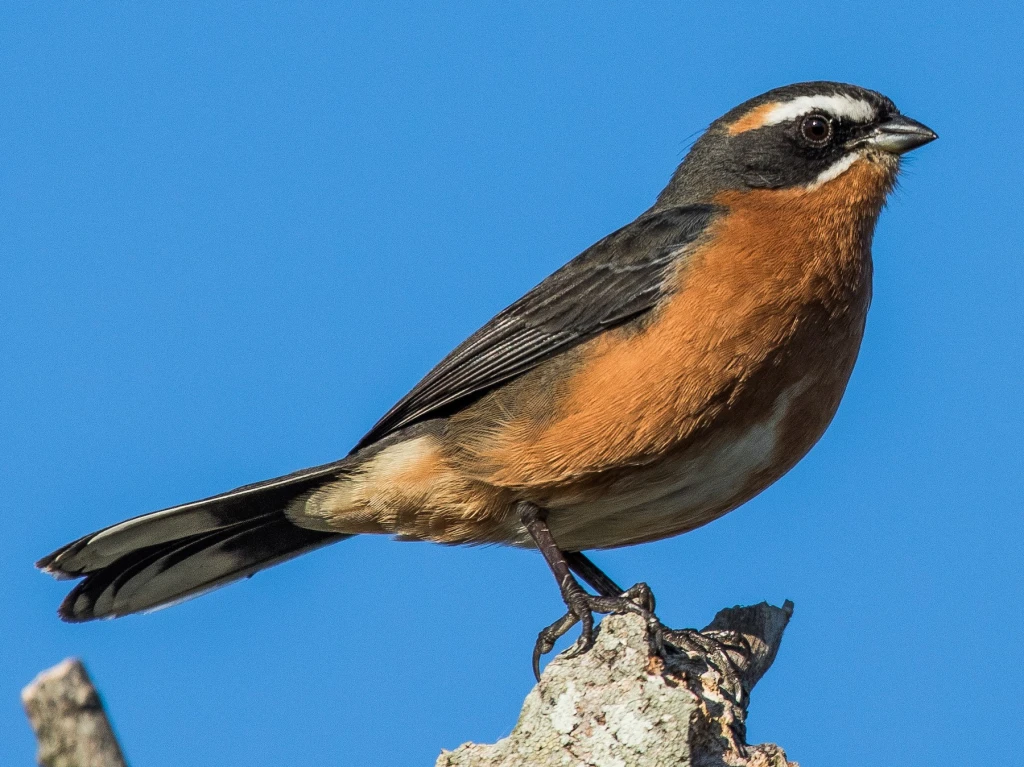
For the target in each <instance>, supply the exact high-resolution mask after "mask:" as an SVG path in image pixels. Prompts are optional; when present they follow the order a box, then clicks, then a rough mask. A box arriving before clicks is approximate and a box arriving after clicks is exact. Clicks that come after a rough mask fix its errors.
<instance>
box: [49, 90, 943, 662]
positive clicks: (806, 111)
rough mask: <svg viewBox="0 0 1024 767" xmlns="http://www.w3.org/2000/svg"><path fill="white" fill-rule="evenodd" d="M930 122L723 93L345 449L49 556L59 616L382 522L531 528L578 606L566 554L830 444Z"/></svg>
mask: <svg viewBox="0 0 1024 767" xmlns="http://www.w3.org/2000/svg"><path fill="white" fill-rule="evenodd" d="M934 137H935V136H934V134H933V133H932V132H931V131H929V130H928V129H927V128H925V127H924V126H922V125H920V124H919V123H916V122H914V121H912V120H909V119H908V118H905V117H903V116H902V115H900V114H899V112H898V110H896V108H895V105H893V104H892V102H891V101H889V100H888V99H886V98H885V97H884V96H882V95H881V94H877V93H874V92H872V91H866V90H864V89H860V88H856V87H855V86H849V85H843V84H839V83H803V84H798V85H794V86H788V87H786V88H781V89H777V90H775V91H771V92H769V93H767V94H764V95H762V96H760V97H758V98H756V99H752V100H751V101H749V102H747V103H745V104H742V105H740V106H739V107H737V108H736V109H734V110H732V111H731V112H729V113H728V114H726V115H725V116H723V117H722V118H720V119H719V120H717V121H715V123H713V124H712V126H711V127H710V128H709V129H708V131H707V132H706V133H705V134H704V135H703V136H702V137H701V138H700V139H699V140H698V141H697V142H696V144H695V145H694V147H693V148H692V150H691V152H690V154H689V155H688V157H687V159H686V160H685V161H684V162H683V163H682V164H681V165H680V166H679V168H678V169H677V171H676V174H675V175H674V176H673V178H672V180H671V182H670V183H669V185H668V186H667V187H666V188H665V190H664V191H663V192H662V194H661V195H660V196H659V198H658V200H657V202H656V204H655V205H654V207H652V208H651V209H650V210H649V211H647V212H646V213H644V214H643V215H641V216H640V217H639V218H638V219H637V220H636V221H634V222H632V223H631V224H629V225H627V226H626V227H623V228H622V229H620V230H618V231H616V232H613V233H612V234H611V235H609V236H608V237H606V238H604V239H603V240H601V241H600V242H598V243H595V245H594V246H592V247H591V248H589V249H588V250H587V251H585V252H584V253H582V254H580V256H578V257H577V258H576V259H574V260H573V261H571V262H570V263H569V264H567V265H566V266H565V267H563V268H562V269H560V270H559V271H558V272H556V273H555V274H553V275H551V276H550V277H549V278H547V279H546V280H544V281H543V282H542V283H541V284H540V285H538V286H537V287H536V288H534V289H533V290H532V291H530V292H529V293H528V294H527V295H526V296H524V297H523V298H522V299H521V300H520V301H517V302H516V303H515V304H513V305H512V306H510V307H508V308H507V309H506V310H504V311H503V312H501V313H499V314H498V315H497V316H496V317H495V318H494V319H492V320H491V321H490V322H489V323H487V324H486V325H485V326H484V327H483V328H481V330H480V331H478V332H477V333H475V334H474V335H473V336H471V337H470V338H469V339H467V341H466V342H464V343H463V344H462V345H460V346H459V347H458V348H457V349H456V350H455V351H453V352H452V354H451V355H449V356H448V357H447V358H446V359H445V360H443V361H442V362H441V363H440V364H439V365H438V366H437V367H436V368H435V369H434V370H432V371H431V372H430V373H429V374H428V375H427V376H426V377H425V378H424V379H423V380H422V381H421V382H420V383H419V384H417V386H416V387H414V388H413V390H412V391H411V392H410V393H409V394H408V395H407V396H406V397H404V398H403V399H402V400H401V401H400V402H399V403H397V404H396V405H395V407H393V408H392V409H391V410H390V411H389V412H388V413H387V414H385V416H384V417H383V418H382V419H381V420H380V421H379V422H378V424H377V425H375V426H374V428H373V429H371V430H370V432H369V433H368V434H367V436H366V437H364V439H363V440H362V441H361V442H360V443H359V444H358V445H357V446H356V449H355V450H354V451H353V452H352V454H350V455H349V456H348V457H347V458H345V459H343V460H341V461H339V462H336V463H334V464H328V465H325V466H322V467H315V468H313V469H309V470H306V471H304V472H299V473H297V474H295V475H290V476H288V477H282V478H278V479H276V480H270V481H268V482H265V483H259V484H257V485H253V486H249V487H246V488H240V489H238V490H236V491H233V492H231V493H227V494H224V495H223V496H217V497H214V498H211V499H206V500H204V501H198V502H195V503H193V504H185V505H183V506H180V507H175V508H173V509H168V510H165V511H162V512H155V513H153V514H150V515H144V516H142V517H139V518H137V519H135V520H128V521H126V522H124V523H121V524H119V525H114V526H112V527H110V528H106V529H105V530H101V531H98V532H97V533H93V534H91V535H89V536H85V537H84V538H81V539H79V540H78V541H75V542H73V543H71V544H68V545H67V546H65V547H63V548H62V549H60V550H58V551H57V552H54V554H52V555H50V556H49V557H46V558H44V559H43V560H42V561H41V562H40V565H41V566H43V567H45V568H46V569H48V570H50V571H52V572H54V573H58V574H61V575H70V576H78V575H85V576H86V579H85V581H83V582H82V583H81V584H79V585H78V586H77V587H76V588H75V590H74V591H72V593H71V594H70V595H69V597H68V599H67V600H65V604H64V605H63V606H62V608H61V610H62V613H61V614H62V615H63V616H65V617H67V618H68V619H71V620H88V619H91V618H94V617H101V616H103V615H121V614H126V613H128V612H135V611H139V610H144V609H148V608H151V607H153V606H156V605H160V604H165V603H167V602H169V601H173V600H174V599H177V598H180V597H181V596H185V595H189V594H194V593H197V592H199V591H201V590H203V589H206V588H209V587H211V586H216V585H219V584H221V583H225V582H229V581H230V580H235V579H238V578H240V577H242V576H244V575H246V574H251V573H252V572H255V571H256V570H258V569H260V568H262V567H266V566H269V565H271V564H275V563H276V562H279V561H283V560H284V559H286V558H288V557H290V556H294V555H296V554H298V553H302V552H304V551H308V550H310V549H311V548H315V547H316V546H319V545H323V544H324V543H330V542H332V541H335V540H338V539H339V538H340V537H344V536H348V535H353V534H358V533H384V534H391V535H394V536H397V537H400V538H406V539H418V540H430V541H436V542H440V543H448V544H460V543H470V544H473V543H504V544H510V545H516V546H534V545H536V546H537V547H538V548H540V549H541V551H542V553H543V554H544V556H545V559H546V560H547V561H548V564H549V565H550V566H551V567H552V570H553V571H554V572H555V574H556V576H557V577H558V579H559V585H560V588H561V590H562V594H563V598H565V600H566V603H567V605H568V606H569V610H570V617H574V618H578V619H580V620H583V621H584V623H586V621H587V619H588V617H589V615H590V610H592V609H599V608H598V607H595V606H594V605H597V604H599V603H592V602H588V601H587V600H586V599H584V598H583V597H582V596H581V591H580V587H579V585H578V584H576V582H575V581H574V580H573V579H572V577H571V576H570V575H569V571H568V569H567V568H568V567H570V566H572V567H574V568H582V569H577V570H576V571H577V572H578V573H580V574H581V575H582V577H584V578H586V579H587V580H588V582H589V583H590V584H591V585H592V586H594V587H595V589H598V590H599V591H600V592H601V593H603V594H604V595H605V596H606V597H614V596H616V595H617V593H618V592H617V591H616V590H615V587H614V584H612V583H611V582H610V580H609V579H607V577H606V576H603V574H598V575H595V574H594V570H595V568H594V567H593V566H592V565H590V566H589V567H586V566H584V565H582V564H580V560H579V559H576V560H574V561H575V562H576V564H575V565H572V564H571V562H570V560H569V557H570V555H569V554H566V552H579V551H581V550H583V549H589V548H606V547H614V546H622V545H627V544H633V543H640V542H643V541H648V540H654V539H658V538H663V537H665V536H669V535H675V534H678V533H681V532H685V531H687V530H691V529H693V528H695V527H698V526H700V525H703V524H705V523H707V522H710V521H711V520H713V519H715V518H716V517H718V516H721V515H722V514H724V513H726V512H728V511H729V510H731V509H733V508H735V507H737V506H739V505H740V504H742V503H743V502H745V501H746V500H748V499H750V498H751V497H753V496H754V495H756V494H757V493H759V492H760V491H761V490H763V489H764V488H765V487H767V486H768V485H769V484H771V483H772V482H774V481H775V480H777V479H778V478H779V477H781V476H782V475H783V474H784V473H785V472H786V471H788V470H789V469H790V468H791V467H792V466H793V465H794V464H795V463H796V462H797V461H798V460H800V458H801V457H802V456H803V455H804V454H805V453H806V452H807V451H808V450H809V449H810V448H811V447H812V446H813V445H814V443H815V442H816V441H817V440H818V439H819V438H820V437H821V435H822V433H823V432H824V431H825V429H826V428H827V426H828V424H829V422H830V421H831V420H832V417H833V416H834V414H835V412H836V409H837V408H838V406H839V402H840V399H841V398H842V395H843V392H844V390H845V388H846V384H847V381H848V380H849V377H850V374H851V372H852V370H853V366H854V362H855V361H856V358H857V353H858V350H859V347H860V342H861V338H862V335H863V331H864V325H865V319H866V316H867V310H868V304H869V302H870V298H871V238H872V233H873V231H874V226H875V222H876V219H877V217H878V215H879V213H880V211H881V209H882V206H883V204H884V201H885V198H886V195H887V194H888V193H889V191H890V190H891V188H892V186H893V184H894V182H895V179H896V175H897V172H898V169H899V155H900V154H902V153H903V152H905V151H908V150H909V149H911V148H913V147H915V146H919V145H921V144H922V143H926V142H927V141H930V140H931V139H932V138H934ZM598 573H599V571H598ZM620 603H621V600H619V601H618V602H616V604H620ZM600 604H605V603H600ZM620 606H621V605H620ZM600 609H604V608H600ZM614 609H618V608H614ZM556 625H557V626H561V627H562V628H561V629H559V630H560V631H564V629H565V627H567V626H568V625H570V624H566V623H564V622H559V623H558V624H556ZM551 632H554V634H551V636H547V639H552V637H553V636H555V635H557V633H558V631H555V629H554V628H552V629H549V633H551ZM588 636H589V629H585V630H584V640H586V639H587V637H588ZM542 639H543V636H542ZM547 639H545V640H544V641H542V642H541V643H540V644H539V645H538V647H540V648H543V647H545V646H548V645H547V644H545V643H546V642H547ZM535 657H536V656H535Z"/></svg>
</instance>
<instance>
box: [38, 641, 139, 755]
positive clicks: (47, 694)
mask: <svg viewBox="0 0 1024 767" xmlns="http://www.w3.org/2000/svg"><path fill="white" fill-rule="evenodd" d="M21 702H22V705H24V706H25V712H26V713H27V714H28V719H29V722H31V724H32V729H33V730H34V731H35V733H36V739H37V740H38V741H39V753H38V755H37V757H36V758H37V759H38V761H39V764H40V765H42V767H125V761H124V756H123V755H122V754H121V747H120V746H119V745H118V744H117V738H115V737H114V730H113V729H112V728H111V726H110V722H109V720H108V719H107V715H106V713H105V712H104V711H103V703H102V701H100V696H99V693H97V692H96V688H95V687H93V685H92V682H91V681H90V679H89V675H88V674H87V673H86V671H85V667H84V666H83V665H82V662H81V661H80V660H78V659H77V658H68V659H67V660H65V661H63V662H62V663H60V664H58V665H56V666H54V667H53V668H51V669H47V670H46V671H43V672H42V673H41V674H39V676H37V677H36V678H35V679H34V680H32V683H31V684H29V685H28V686H27V687H26V688H25V689H24V690H22V691H21Z"/></svg>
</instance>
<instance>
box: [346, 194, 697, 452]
mask: <svg viewBox="0 0 1024 767" xmlns="http://www.w3.org/2000/svg"><path fill="white" fill-rule="evenodd" d="M715 212H716V209H715V208H714V207H713V206H709V205H692V206H686V207H678V208H667V209H662V210H654V211H650V212H648V213H645V214H644V215H642V216H640V218H638V219H637V220H636V221H634V222H632V223H631V224H628V225H627V226H625V227H623V228H622V229H619V230H618V231H616V232H613V233H612V234H610V235H608V236H607V237H605V238H604V239H603V240H600V241H599V242H597V243H595V244H594V245H592V246H591V247H590V248H588V249H587V250H585V251H583V253H581V254H580V255H578V256H577V257H576V258H574V259H573V260H572V261H570V262H569V263H567V264H565V266H563V267H562V268H560V269H559V270H557V271H556V272H554V273H553V274H551V275H550V276H549V277H548V278H546V279H545V280H544V281H543V282H541V283H540V284H539V285H537V286H536V287H535V288H533V289H532V290H530V291H529V292H528V293H527V294H526V295H524V296H523V297H522V298H520V299H519V300H518V301H516V302H515V303H513V304H512V305H510V306H509V307H507V308H506V309H504V310H502V311H501V312H499V313H498V314H497V315H495V316H494V318H493V319H491V320H490V321H489V322H488V323H487V324H486V325H484V326H483V327H482V328H480V329H479V330H478V331H477V332H475V333H474V334H473V335H471V336H470V337H469V338H467V339H466V340H465V341H464V342H463V343H461V344H460V345H459V346H458V347H456V349H455V350H454V351H452V352H451V354H449V355H448V356H447V357H445V358H444V359H443V360H442V361H441V362H440V363H438V365H437V366H436V367H435V368H434V369H433V370H431V371H430V372H429V373H427V375H426V376H425V377H424V378H423V379H422V380H421V381H420V382H419V383H418V384H416V386H415V387H413V389H412V390H411V391H410V392H409V393H408V394H407V395H405V397H403V398H402V399H401V400H400V401H399V402H398V403H397V404H396V405H395V406H394V407H393V408H391V410H389V411H388V412H387V413H386V414H385V415H384V416H383V417H382V418H381V419H380V420H379V421H378V422H377V423H376V424H375V425H374V427H373V428H372V429H370V431H369V432H368V433H367V434H366V436H365V437H363V438H362V440H360V442H359V444H357V445H356V447H355V448H353V452H355V451H356V450H360V449H361V448H363V447H366V446H367V445H369V444H372V443H373V442H376V441H377V440H379V439H381V438H383V437H385V436H387V435H388V434H390V433H392V432H394V431H396V430H398V429H401V428H404V427H406V426H410V425H412V424H414V423H417V422H419V421H423V420H426V419H428V418H436V417H440V416H443V415H448V414H450V413H452V412H454V411H456V410H458V409H460V408H462V407H465V406H466V405H468V404H469V403H470V402H473V401H476V400H477V399H479V398H480V397H482V396H484V395H485V394H486V393H487V392H489V391H491V390H492V389H494V388H495V387H496V386H499V385H500V384H503V383H505V382H507V381H510V380H512V379H513V378H517V377H518V376H521V375H523V374H524V373H526V372H528V371H529V370H531V369H533V368H534V367H536V366H537V365H539V364H540V363H542V362H544V361H545V360H547V359H550V358H551V357H553V356H555V355H557V354H560V353H561V352H564V351H566V350H567V349H570V348H572V347H573V346H576V345H577V344H580V343H582V342H583V341H586V340H587V339H588V338H591V337H593V336H594V335H596V334H597V333H600V332H601V331H603V330H607V329H609V328H612V327H615V326H617V325H621V324H623V323H625V322H628V321H629V320H631V319H634V318H636V317H638V316H640V315H642V314H644V313H645V312H647V311H649V310H650V309H652V308H653V307H654V306H655V304H657V302H658V300H659V298H660V297H661V296H662V295H663V293H664V287H663V284H664V280H665V277H666V275H667V273H668V268H669V267H670V266H671V265H672V264H674V263H675V262H676V261H677V259H678V258H680V257H683V256H685V254H686V252H687V251H688V249H689V246H690V245H691V244H692V243H693V242H694V241H695V240H696V239H697V238H698V237H699V236H700V235H701V233H702V232H703V231H704V230H705V229H706V228H707V226H708V224H709V223H710V221H711V219H712V217H713V216H714V215H715Z"/></svg>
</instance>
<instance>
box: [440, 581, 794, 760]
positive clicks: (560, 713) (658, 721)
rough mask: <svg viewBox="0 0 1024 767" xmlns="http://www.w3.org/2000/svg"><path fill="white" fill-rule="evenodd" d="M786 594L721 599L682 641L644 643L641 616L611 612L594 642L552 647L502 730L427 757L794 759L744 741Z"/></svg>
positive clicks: (787, 609)
mask: <svg viewBox="0 0 1024 767" xmlns="http://www.w3.org/2000/svg"><path fill="white" fill-rule="evenodd" d="M792 612H793V604H792V603H791V602H788V601H787V602H786V603H785V604H784V605H783V606H782V607H781V608H780V607H772V606H771V605H768V604H766V603H762V604H759V605H755V606H753V607H733V608H730V609H726V610H722V611H721V612H719V613H718V615H717V616H715V619H714V621H712V622H711V624H710V625H709V626H708V627H707V628H705V629H703V630H702V631H701V632H700V633H699V634H697V632H691V633H690V634H689V636H688V637H687V636H686V635H685V634H682V633H681V635H680V640H683V639H687V638H688V639H689V640H690V641H688V642H684V641H680V644H686V645H688V646H689V649H688V650H687V651H676V650H675V648H673V647H667V648H666V649H665V651H664V652H661V653H652V651H651V648H650V643H649V642H648V636H647V629H646V626H645V624H644V621H643V620H642V619H641V618H639V617H637V616H633V615H622V616H610V617H608V618H605V620H604V621H603V622H602V624H601V628H600V633H599V635H598V637H597V643H596V644H595V646H594V648H593V649H592V650H590V651H589V652H587V653H584V654H582V655H580V656H578V657H576V658H565V657H559V658H556V659H554V660H553V661H552V662H551V663H550V664H549V665H548V667H547V668H546V669H545V670H544V674H543V675H542V676H541V680H540V682H538V683H537V685H536V687H534V688H533V690H532V691H531V692H530V694H529V695H528V696H527V698H526V701H525V703H524V705H523V710H522V713H521V714H520V717H519V722H518V723H517V724H516V727H515V729H514V730H513V731H512V734H511V735H509V737H507V738H504V739H502V740H500V741H498V742H497V743H495V744H493V745H478V744H474V743H467V744H465V745H462V746H460V747H459V748H457V749H456V750H455V751H451V752H444V753H442V754H441V756H440V758H438V760H437V767H520V766H521V765H530V766H531V767H548V766H549V765H550V766H551V767H554V766H555V765H558V766H559V767H576V766H577V765H579V766H580V767H583V766H584V765H585V766H586V767H595V766H597V765H600V766H601V767H605V766H607V767H634V766H635V767H641V766H643V767H653V766H655V765H657V766H659V767H660V766H661V765H678V766H679V767H684V766H692V767H725V766H726V765H728V766H729V767H795V765H794V763H791V762H788V761H787V760H786V754H785V753H784V752H783V750H782V749H781V748H779V747H778V746H775V745H771V744H763V745H759V746H748V745H747V744H746V740H745V736H746V726H745V725H746V714H747V701H748V700H749V696H750V690H751V689H752V688H753V687H754V685H755V684H757V682H758V680H759V679H760V678H761V677H762V676H763V675H764V673H765V672H766V671H767V670H768V668H769V667H770V666H771V664H772V661H774V660H775V654H776V653H777V652H778V648H779V643H780V642H781V640H782V633H783V631H784V630H785V628H786V624H787V622H788V621H789V617H790V615H792Z"/></svg>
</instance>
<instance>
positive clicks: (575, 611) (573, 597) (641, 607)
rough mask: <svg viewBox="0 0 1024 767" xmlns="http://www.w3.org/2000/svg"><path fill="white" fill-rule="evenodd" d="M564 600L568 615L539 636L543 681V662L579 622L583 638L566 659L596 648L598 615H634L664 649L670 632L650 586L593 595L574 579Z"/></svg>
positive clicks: (536, 662)
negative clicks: (662, 642)
mask: <svg viewBox="0 0 1024 767" xmlns="http://www.w3.org/2000/svg"><path fill="white" fill-rule="evenodd" d="M562 598H563V599H564V600H565V605H566V607H568V608H569V609H568V612H566V614H565V615H563V616H562V617H561V618H559V619H558V620H557V621H555V622H554V623H552V624H551V625H550V626H548V627H547V628H545V629H544V630H542V631H541V632H540V634H538V635H537V643H536V644H535V645H534V647H533V674H534V676H535V677H537V680H538V681H539V680H540V659H541V658H542V657H543V656H544V655H547V654H548V653H549V652H551V650H552V649H554V646H555V642H557V641H558V640H559V639H560V638H561V637H563V636H564V635H565V633H566V632H567V631H569V629H571V628H572V627H573V626H575V625H576V624H577V623H581V624H582V629H581V631H580V637H579V639H577V640H576V643H575V644H574V645H573V646H572V647H570V648H569V650H568V651H566V653H565V657H566V658H575V657H576V656H578V655H581V654H582V653H585V652H586V651H587V650H589V649H590V648H591V647H593V646H594V613H598V614H600V615H612V614H615V615H623V614H626V613H633V614H634V615H639V616H640V617H642V618H643V619H644V620H645V621H647V626H648V631H649V633H650V636H651V638H652V641H654V642H656V643H657V646H658V647H659V648H660V646H661V645H660V639H659V638H660V636H661V635H662V634H663V633H664V632H665V631H666V629H665V627H664V626H662V625H661V621H659V620H658V617H657V616H656V615H655V614H654V594H652V593H651V590H650V588H648V586H647V584H646V583H637V584H636V585H634V586H631V587H630V588H629V589H627V590H626V591H624V592H623V593H622V594H620V595H619V596H617V597H605V596H598V597H595V596H591V595H590V594H588V593H587V592H585V591H584V590H583V589H582V588H581V587H580V586H579V584H577V583H576V582H575V581H574V580H571V579H570V580H569V581H568V583H567V585H566V586H565V587H564V588H563V589H562Z"/></svg>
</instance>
